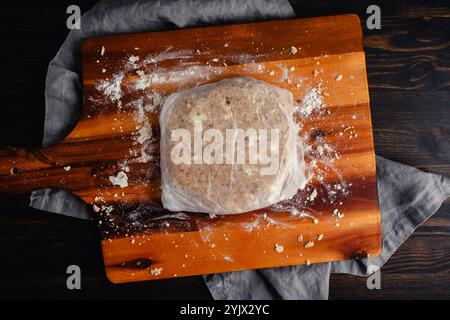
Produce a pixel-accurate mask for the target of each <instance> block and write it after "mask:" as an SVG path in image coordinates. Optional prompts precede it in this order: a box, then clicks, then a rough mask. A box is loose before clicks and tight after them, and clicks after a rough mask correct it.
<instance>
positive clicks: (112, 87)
mask: <svg viewBox="0 0 450 320" xmlns="http://www.w3.org/2000/svg"><path fill="white" fill-rule="evenodd" d="M122 80H123V73H118V74H116V75H114V76H113V78H112V80H111V81H107V80H104V81H102V82H100V83H99V84H98V85H97V86H96V89H97V90H98V91H102V92H103V94H104V95H105V96H107V97H108V98H109V99H110V100H111V101H118V100H120V99H121V98H122V88H121V84H122Z"/></svg>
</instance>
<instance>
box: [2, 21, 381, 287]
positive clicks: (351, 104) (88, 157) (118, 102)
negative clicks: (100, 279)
mask: <svg viewBox="0 0 450 320" xmlns="http://www.w3.org/2000/svg"><path fill="white" fill-rule="evenodd" d="M293 34H295V35H296V36H295V37H293V36H292V35H293ZM292 47H295V48H298V49H297V50H298V52H292V50H291V48H292ZM138 57H141V58H140V59H141V60H138ZM132 59H133V60H132ZM144 59H145V60H144ZM130 61H131V62H130ZM82 64H83V82H84V103H85V104H84V108H83V112H82V115H81V118H80V120H79V122H78V123H77V126H76V127H75V129H74V130H73V131H72V132H71V133H70V134H69V135H68V137H67V138H65V139H64V141H62V142H61V143H60V144H58V145H56V146H54V147H51V148H46V149H44V150H38V151H34V152H33V153H30V152H28V151H24V150H20V149H19V150H11V149H7V150H5V151H3V152H2V153H1V154H0V155H1V157H0V158H1V159H2V161H0V169H1V170H2V174H1V175H0V182H1V184H0V185H1V187H0V188H2V190H3V191H5V192H16V193H17V192H24V191H29V190H31V189H38V188H44V187H56V188H58V187H59V188H63V189H67V190H71V191H73V192H74V193H75V194H76V195H77V196H79V197H80V198H81V199H83V200H84V201H86V202H87V203H90V204H92V205H95V206H96V207H95V208H99V209H98V210H97V211H99V215H98V219H99V228H100V231H101V234H102V248H103V255H104V259H105V267H106V271H107V274H108V277H109V279H110V280H111V281H113V282H128V281H139V280H148V279H158V278H168V277H180V276H187V275H198V274H207V273H217V272H225V271H233V270H242V269H250V268H252V269H253V268H265V267H275V266H284V265H293V264H296V265H298V264H304V263H318V262H325V261H335V260H342V259H350V258H358V257H361V256H366V255H377V254H378V253H379V252H380V250H381V245H380V221H379V208H378V202H377V194H376V177H375V160H374V150H373V137H372V127H371V122H370V108H369V98H368V89H367V80H366V74H365V61H364V52H363V51H362V38H361V30H360V24H359V20H358V18H357V17H356V16H352V15H347V16H336V17H327V18H314V19H302V20H285V21H272V22H262V23H256V24H245V25H235V26H223V27H212V28H200V29H186V30H181V31H168V32H159V33H147V34H137V35H123V36H111V37H102V38H92V39H89V40H87V41H86V42H85V43H84V44H83V47H82ZM139 72H141V73H143V72H147V74H149V75H150V76H151V77H150V78H144V79H145V80H146V81H152V82H151V84H150V85H149V87H148V88H146V89H145V90H142V88H140V87H139V88H138V89H136V84H137V83H139V82H138V81H142V79H143V76H142V74H139ZM186 74H189V76H186ZM232 76H252V77H255V78H257V79H260V80H265V81H268V82H272V83H275V84H277V85H279V86H280V87H283V88H286V89H288V90H290V91H291V92H292V93H293V95H294V99H295V100H296V101H298V102H299V103H300V102H301V101H302V100H303V99H304V97H305V96H306V95H307V93H308V90H311V89H312V88H316V87H318V86H320V88H321V89H320V90H323V91H324V96H323V97H321V98H323V99H324V105H325V106H326V107H323V109H324V110H320V111H317V114H313V115H311V116H310V117H308V118H301V117H298V119H297V121H299V123H301V126H302V131H301V135H302V136H304V140H305V141H304V143H305V145H306V146H308V147H309V149H310V151H309V152H307V153H306V156H307V162H309V163H312V161H313V160H314V161H317V162H318V165H317V167H316V166H314V165H313V167H311V168H310V169H309V170H308V172H307V174H308V175H311V176H312V177H313V178H312V180H311V181H310V183H309V185H308V188H307V189H306V190H305V191H301V192H299V194H298V196H297V197H298V198H299V200H298V204H297V205H298V207H296V208H295V210H297V209H298V210H306V211H307V214H309V215H310V216H308V217H303V216H300V215H298V214H294V213H293V211H292V210H291V209H289V210H286V209H284V210H282V211H281V212H274V211H273V209H264V210H258V211H255V212H252V213H246V214H240V215H231V216H220V217H211V218H209V217H208V216H202V215H201V214H189V213H183V216H182V218H181V219H180V218H177V217H175V216H173V215H172V216H170V213H169V212H167V211H165V210H164V209H163V208H162V207H161V204H160V201H159V198H160V190H159V166H158V154H159V153H158V150H157V140H158V132H159V126H158V114H157V112H144V110H143V109H142V110H141V111H139V110H140V109H138V111H136V108H137V107H136V103H142V100H141V99H142V97H145V95H150V94H151V95H155V94H157V95H158V97H160V96H162V97H164V96H167V95H169V94H171V93H172V92H175V91H179V90H182V89H184V88H189V87H192V86H194V85H199V84H202V83H206V82H214V81H218V80H220V79H223V78H227V77H232ZM119 77H120V81H119V83H118V84H116V82H115V81H116V79H118V78H119ZM164 79H167V80H164ZM341 79H342V80H341ZM104 83H106V86H105V87H101V86H102V84H104ZM105 88H107V89H105ZM107 90H108V91H107ZM111 90H113V91H114V90H115V91H117V92H120V94H121V95H120V97H116V96H112V95H111ZM115 91H114V92H113V94H115ZM105 96H106V97H105ZM153 107H155V105H154V106H153ZM156 107H157V106H156ZM141 108H142V106H141ZM325 111H326V113H325ZM136 114H137V115H138V116H139V117H140V118H139V119H137V118H136ZM143 122H146V123H149V125H151V126H152V129H153V132H154V135H155V141H156V148H155V150H151V151H146V150H144V149H143V148H146V149H151V146H148V145H145V146H144V145H141V144H137V143H136V138H135V137H136V134H137V131H138V130H139V129H140V128H141V127H142V126H143ZM324 146H325V148H327V149H326V150H325V151H323V149H324ZM330 146H331V147H330ZM320 148H321V149H320ZM15 152H16V153H17V154H16V155H15V154H14V153H15ZM147 152H151V154H150V153H148V154H147ZM324 152H325V153H327V156H323V157H319V155H322V153H324ZM328 153H329V154H332V155H328ZM144 156H145V157H148V156H150V157H151V159H150V160H149V161H142V160H140V159H142V158H143V157H144ZM124 166H126V167H127V169H128V168H129V172H128V171H127V172H128V187H126V188H123V189H122V188H119V187H117V186H112V185H111V182H110V181H109V178H110V177H111V176H114V175H115V174H116V173H117V172H119V171H121V170H122V168H123V167H124ZM11 168H13V169H11ZM67 168H69V169H67ZM11 170H17V173H15V174H12V173H14V172H12V171H11ZM312 190H316V191H317V192H318V197H317V198H318V199H317V200H311V203H308V204H307V205H305V203H306V202H307V197H308V195H309V193H311V192H312ZM300 201H301V203H300ZM337 210H338V211H337ZM341 211H342V212H343V213H344V214H345V219H343V220H342V221H340V217H338V216H337V215H336V212H341ZM296 212H299V211H296ZM333 212H335V214H334V215H333ZM131 216H133V217H134V216H138V218H133V220H130V219H131V218H130V217H131ZM313 221H314V223H313ZM316 221H317V222H319V221H320V222H319V223H315V222H316ZM249 227H251V228H250V229H249ZM299 234H301V235H302V236H303V237H304V240H301V241H298V236H299ZM319 235H322V236H323V240H322V239H319V240H317V238H318V236H319ZM322 236H321V237H322ZM308 242H310V243H312V242H315V246H314V248H307V246H306V243H308ZM277 245H282V246H283V248H284V250H283V252H282V253H281V252H278V251H276V250H275V249H274V248H275V246H277ZM155 270H157V271H155Z"/></svg>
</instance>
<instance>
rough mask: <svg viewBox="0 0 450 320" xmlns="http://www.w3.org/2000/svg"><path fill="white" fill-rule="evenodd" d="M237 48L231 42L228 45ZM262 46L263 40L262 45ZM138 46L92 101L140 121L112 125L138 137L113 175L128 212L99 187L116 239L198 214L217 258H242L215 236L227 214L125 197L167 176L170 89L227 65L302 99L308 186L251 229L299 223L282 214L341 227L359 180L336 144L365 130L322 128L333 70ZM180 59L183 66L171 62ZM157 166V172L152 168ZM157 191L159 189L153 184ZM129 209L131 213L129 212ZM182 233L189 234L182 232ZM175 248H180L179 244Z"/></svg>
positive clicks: (186, 224) (292, 50)
mask: <svg viewBox="0 0 450 320" xmlns="http://www.w3.org/2000/svg"><path fill="white" fill-rule="evenodd" d="M231 45H232V44H231V43H228V42H227V43H226V45H224V47H229V46H231ZM254 45H255V46H257V45H262V43H261V44H254ZM284 50H285V51H286V53H287V54H290V55H291V56H292V55H295V56H296V58H297V57H298V56H299V55H301V53H302V51H303V50H301V48H300V47H296V46H291V47H288V48H285V49H284ZM99 51H100V50H99ZM135 51H136V52H134V53H133V54H131V55H130V54H128V55H126V56H124V58H123V61H122V68H121V69H120V70H118V71H116V72H115V73H113V74H110V75H108V76H106V75H105V79H103V80H100V81H99V82H98V83H97V84H96V86H95V88H96V90H97V92H98V96H92V97H88V99H89V101H91V102H93V103H94V104H95V103H105V102H104V101H110V102H113V103H114V105H116V106H117V109H118V111H119V112H120V113H121V114H122V113H123V116H124V117H130V116H131V117H132V118H133V119H134V122H135V126H134V127H133V128H131V129H130V128H124V127H123V126H122V125H121V124H120V123H121V122H120V119H114V121H117V123H118V124H117V125H114V126H113V128H112V130H113V131H114V132H120V133H123V135H124V136H127V135H128V139H130V147H129V150H128V153H127V155H126V156H125V157H124V159H122V160H121V161H118V163H117V170H116V171H115V173H114V174H112V175H110V176H109V178H108V180H109V184H110V186H112V187H119V188H120V191H114V193H113V194H112V197H113V199H114V201H116V203H117V208H119V209H116V210H119V211H120V212H115V209H114V208H113V206H111V205H109V204H108V203H109V201H106V200H105V199H107V198H111V194H106V193H105V192H102V191H100V190H99V194H98V195H97V196H96V197H95V199H94V201H93V208H94V211H96V212H98V213H99V215H100V220H99V223H100V224H107V228H106V227H105V226H104V230H106V231H104V236H105V237H106V238H110V239H112V238H114V237H115V236H117V235H126V236H129V235H133V234H144V235H143V236H140V237H139V238H136V237H134V236H133V239H132V242H131V244H133V245H142V244H143V243H145V242H146V241H147V240H146V238H145V232H146V230H147V229H151V228H154V229H155V228H157V229H158V230H170V229H171V228H174V227H178V228H185V229H186V230H190V229H192V228H194V227H193V225H192V223H193V222H192V220H193V219H194V218H192V217H195V220H196V222H195V228H199V231H200V238H201V241H203V242H205V243H208V244H209V247H210V248H211V250H213V251H214V252H216V251H217V255H216V254H215V253H214V255H215V256H217V257H218V258H220V257H221V259H223V260H224V261H228V262H230V261H233V259H234V257H232V256H230V255H229V254H228V253H227V254H225V253H224V252H220V248H218V245H217V243H216V242H217V241H216V240H213V238H214V229H213V228H212V222H213V221H215V219H218V220H220V219H221V217H215V216H214V215H211V216H208V215H201V214H187V213H183V212H178V213H176V212H173V213H172V212H169V213H168V212H167V211H165V210H164V209H163V208H162V207H161V205H160V204H159V203H158V201H155V203H149V204H143V203H139V204H138V205H136V204H128V203H126V202H125V201H122V200H121V198H122V197H123V195H124V194H125V193H127V192H128V189H129V188H130V186H132V185H133V184H136V183H143V184H148V185H149V188H151V186H150V182H151V181H157V180H158V179H159V176H158V174H159V173H158V172H157V170H158V159H159V154H158V153H159V148H158V143H157V141H158V139H159V137H158V134H159V128H158V127H157V126H155V125H154V119H155V118H156V119H157V117H158V114H159V111H160V109H161V107H162V105H163V104H164V101H165V98H166V97H167V96H168V95H169V94H170V93H171V92H166V90H165V89H162V88H164V86H167V85H169V86H176V87H177V88H178V89H180V90H182V89H186V88H189V87H193V86H198V85H201V84H204V83H205V82H208V81H210V80H213V79H216V78H217V77H218V76H220V75H221V74H223V73H225V72H226V70H227V69H226V68H228V67H229V66H232V65H241V67H240V68H241V69H240V71H239V72H238V73H239V74H236V76H245V75H248V74H251V75H254V76H255V77H256V76H260V77H262V78H264V77H267V76H268V77H270V80H269V81H270V82H272V83H275V84H278V85H279V86H281V87H283V86H284V87H286V86H289V88H292V90H298V92H297V93H294V95H295V96H297V97H300V98H299V99H298V100H296V101H295V110H294V114H293V117H294V119H295V120H296V123H297V127H298V134H299V138H300V139H299V143H301V144H302V146H303V150H304V156H305V159H306V162H307V164H308V168H307V179H308V182H307V186H306V188H305V190H303V191H300V192H298V193H297V195H295V196H294V197H293V198H292V199H289V200H286V201H282V202H280V203H277V204H275V205H273V206H272V207H271V208H268V209H267V212H266V213H264V214H259V215H256V216H255V219H253V220H252V221H251V222H249V223H244V224H242V225H241V226H242V228H243V229H244V230H245V231H247V232H249V233H252V232H256V233H260V232H264V229H266V228H281V227H283V228H289V227H292V226H291V225H289V224H287V223H286V222H282V221H281V220H279V219H277V214H278V213H277V211H282V212H288V213H290V215H291V217H292V219H299V220H302V221H308V223H312V224H318V223H323V221H328V220H329V219H332V221H333V223H334V226H335V227H339V225H340V223H342V219H344V216H345V213H344V212H343V210H342V209H341V207H342V205H343V204H344V203H345V199H346V197H347V196H348V195H349V193H350V190H349V187H350V186H351V184H350V183H348V182H347V181H346V180H345V179H344V178H343V177H342V174H341V173H340V172H339V171H338V170H337V169H336V167H335V165H334V163H335V161H337V160H339V159H340V158H341V155H340V154H339V152H337V151H336V149H337V144H338V143H342V141H340V140H339V139H345V138H347V139H355V138H356V137H357V132H356V130H355V128H354V126H352V125H351V124H350V125H348V124H343V125H342V128H341V130H340V131H339V132H333V133H329V132H323V131H321V129H320V127H322V128H323V127H324V125H323V124H324V123H326V121H327V117H328V115H330V110H329V108H328V106H327V105H326V103H325V101H326V100H327V97H328V94H327V87H328V86H330V85H334V84H330V83H329V81H323V80H321V79H320V78H321V77H319V75H322V74H323V73H325V72H326V71H325V70H324V69H323V68H321V67H320V63H319V61H317V62H316V61H314V66H315V68H316V69H317V70H313V72H309V73H308V74H310V76H305V73H301V72H298V71H299V69H300V67H299V66H298V65H297V64H296V65H291V64H289V63H287V62H284V63H282V62H280V63H270V64H263V63H261V62H258V61H264V59H265V58H267V57H265V56H264V55H262V54H261V55H258V54H256V55H249V54H246V53H243V54H241V55H236V54H233V55H224V56H220V57H209V58H208V59H206V60H207V62H204V63H200V62H198V61H197V60H195V57H198V56H207V55H208V52H209V51H208V50H207V48H204V49H203V50H200V49H198V50H181V51H180V50H179V51H176V50H173V48H167V49H166V50H165V51H163V52H161V53H159V54H154V55H146V56H142V57H141V56H139V55H138V52H139V48H135ZM107 56H108V51H105V50H104V48H103V49H102V50H101V56H100V58H103V59H104V58H105V57H107ZM266 60H270V59H266ZM173 61H176V62H177V63H176V64H174V63H169V62H173ZM99 67H100V68H101V70H102V73H105V72H107V70H108V69H107V66H106V65H105V66H99ZM266 79H267V78H266ZM343 79H345V78H344V77H343V76H342V74H340V73H339V75H338V76H336V77H335V79H334V81H335V82H344V80H343ZM151 119H153V121H151ZM352 119H353V120H356V119H357V116H356V115H354V117H353V118H352ZM305 120H309V122H312V123H317V126H314V127H308V128H306V127H304V125H303V122H305ZM312 120H313V121H312ZM152 123H153V126H152ZM330 134H333V135H335V139H327V138H328V135H330ZM332 141H334V142H332ZM150 163H151V165H150ZM145 165H146V166H145ZM150 167H151V168H152V169H148V168H150ZM154 168H156V169H157V170H155V169H154ZM329 177H332V179H329ZM327 178H328V179H327ZM327 181H328V182H327ZM329 181H332V182H329ZM152 191H155V190H153V189H152ZM156 191H157V190H156ZM156 191H155V192H156ZM319 204H325V205H332V206H333V210H331V211H330V212H316V211H315V210H314V209H313V207H314V206H316V205H319ZM123 212H127V213H126V214H124V213H123ZM234 226H236V223H234ZM180 237H182V234H181V236H180ZM230 237H231V236H230V235H225V234H224V240H225V241H229V240H230ZM323 237H324V235H323V234H320V235H315V238H314V240H317V241H320V240H321V239H322V238H323ZM325 237H326V235H325ZM299 239H300V235H299V237H298V238H297V239H294V241H297V240H298V241H302V243H303V235H301V240H299ZM313 244H314V242H313V240H310V239H308V242H305V243H304V248H310V249H309V250H313V248H312V247H313ZM174 246H177V244H176V243H175V242H174ZM270 250H272V251H273V250H274V251H275V252H276V253H277V254H284V252H285V246H284V244H283V243H274V244H272V246H271V247H268V249H267V251H270ZM300 255H301V253H300ZM189 258H191V257H189ZM186 259H188V258H186ZM161 270H162V269H161ZM161 270H160V269H158V268H154V269H152V270H151V274H152V275H153V276H157V275H159V274H160V273H161Z"/></svg>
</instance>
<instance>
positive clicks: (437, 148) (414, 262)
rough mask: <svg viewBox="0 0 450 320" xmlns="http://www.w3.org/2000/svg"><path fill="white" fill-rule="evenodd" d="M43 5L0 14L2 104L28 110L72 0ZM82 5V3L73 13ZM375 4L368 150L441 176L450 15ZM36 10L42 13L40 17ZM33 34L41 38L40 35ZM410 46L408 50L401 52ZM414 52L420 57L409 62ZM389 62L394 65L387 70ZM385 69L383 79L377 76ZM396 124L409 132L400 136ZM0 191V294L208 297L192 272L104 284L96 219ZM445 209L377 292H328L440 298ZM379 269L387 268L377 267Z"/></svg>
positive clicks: (339, 287)
mask: <svg viewBox="0 0 450 320" xmlns="http://www.w3.org/2000/svg"><path fill="white" fill-rule="evenodd" d="M94 2H95V1H91V4H93V3H94ZM51 4H52V5H50V2H49V5H48V6H45V1H44V2H40V3H39V4H38V3H35V2H32V1H30V2H29V3H27V5H26V6H23V5H22V4H21V3H18V2H16V3H11V4H9V5H7V6H6V8H5V10H4V11H2V12H0V16H1V17H2V19H0V25H1V26H2V29H1V30H0V33H1V34H2V39H4V46H3V48H2V54H3V57H4V61H5V66H4V69H3V71H4V73H5V75H6V76H5V77H4V78H3V80H5V81H2V87H3V88H4V89H5V100H6V101H9V102H10V103H9V104H8V105H6V106H5V107H6V108H13V107H14V108H17V109H19V110H23V112H26V113H27V114H29V111H30V110H29V111H26V110H28V109H31V108H32V107H33V108H34V107H36V106H37V103H38V101H43V98H42V99H41V96H42V88H43V86H42V84H43V81H44V79H45V71H46V66H47V63H48V61H49V60H50V59H51V57H52V56H53V55H54V53H55V52H56V51H57V49H58V47H59V45H60V44H61V43H62V41H63V40H64V38H65V36H66V33H67V30H66V29H65V28H64V22H65V19H66V15H65V8H66V7H67V5H69V4H71V3H70V2H66V1H61V2H59V3H58V4H57V5H56V6H55V3H51ZM91 4H89V3H88V2H83V3H82V10H83V11H84V10H85V9H87V8H89V6H90V5H91ZM377 4H378V5H379V6H380V7H381V9H382V23H383V27H382V29H381V30H374V31H370V30H367V29H366V28H364V34H365V39H367V37H372V36H376V37H377V39H384V40H385V41H384V42H381V41H374V42H373V43H371V44H370V45H367V44H366V45H365V47H366V59H367V65H368V77H369V89H370V94H371V102H372V105H371V108H372V116H373V124H374V134H375V142H376V144H375V147H376V151H377V153H378V154H380V155H382V156H385V157H387V158H391V159H394V160H397V161H401V162H404V163H408V164H410V165H413V166H417V167H419V168H421V169H423V170H426V171H431V172H436V173H440V174H444V175H446V176H449V173H450V166H449V161H447V160H446V158H445V157H443V156H442V155H445V150H447V149H448V148H444V147H445V146H444V145H442V143H440V141H444V142H445V139H444V140H442V137H444V138H445V137H447V138H448V132H447V133H446V132H445V131H444V132H443V134H442V135H441V136H439V135H436V134H434V132H435V130H436V129H439V128H441V129H442V128H445V127H446V126H448V120H447V119H448V118H449V117H448V116H449V112H450V110H448V107H449V103H448V101H449V99H448V90H447V91H445V90H444V89H446V88H447V89H448V72H445V62H446V61H450V60H449V59H446V58H445V57H446V55H448V48H445V47H442V46H440V45H439V41H440V40H439V39H443V38H445V37H446V32H447V30H448V27H446V26H448V23H449V22H450V20H449V19H448V16H449V15H450V13H449V11H448V7H447V5H446V2H445V1H429V2H427V3H417V2H416V1H402V2H401V3H398V2H392V1H380V2H378V3H377ZM293 5H294V9H295V10H296V13H297V15H298V16H303V17H308V16H314V15H317V16H320V15H329V14H339V13H352V12H353V13H357V14H358V15H359V16H360V18H361V19H363V21H364V19H365V18H366V17H367V15H366V14H365V9H366V6H367V5H366V4H365V3H364V2H361V1H345V2H343V1H293ZM43 16H45V17H46V19H42V17H43ZM42 34H45V35H46V37H44V38H42V37H40V36H41V35H42ZM404 35H408V36H406V37H405V36H404ZM419 36H420V37H422V38H423V37H428V38H429V39H430V41H431V43H432V44H433V45H430V41H428V42H418V41H417V39H418V38H419ZM37 39H39V41H37ZM434 44H436V46H434ZM413 45H414V46H415V49H414V51H411V50H409V49H408V48H409V47H411V46H413ZM380 56H382V59H380ZM417 59H419V60H420V61H424V62H425V64H423V63H419V64H413V61H417ZM427 61H434V62H433V63H432V64H431V67H430V68H425V69H422V67H424V66H426V65H427V64H426V63H427ZM393 63H395V65H396V66H397V67H396V68H392V67H391V66H392V64H393ZM420 70H424V72H425V74H426V75H425V76H424V77H421V78H420V79H416V80H415V81H416V83H418V84H419V86H414V85H411V83H412V82H411V81H410V79H411V77H412V76H413V75H414V74H415V73H416V72H419V71H420ZM438 70H441V71H438ZM386 71H388V72H389V75H390V76H389V77H386V76H383V74H385V72H386ZM392 76H394V77H395V78H396V81H397V82H396V83H395V86H392V85H391V84H392V81H391V79H390V78H391V77H392ZM6 79H8V81H6ZM24 91H26V92H27V95H24V94H23V92H24ZM7 110H8V109H6V112H7V114H8V111H7ZM32 124H35V122H30V126H31V125H32ZM405 127H406V128H407V129H408V135H407V136H406V139H403V137H404V132H405V130H404V128H405ZM36 129H38V128H36ZM0 198H1V201H0V207H1V215H0V228H1V234H2V235H3V238H4V239H5V240H4V241H2V242H0V246H1V247H0V252H1V254H2V257H3V259H2V264H1V265H0V271H1V272H0V283H1V287H2V291H1V296H2V297H19V298H20V297H41V298H43V297H44V298H51V297H53V298H94V297H96V298H98V297H104V298H107V297H115V298H120V297H126V298H129V297H140V298H208V297H210V295H209V293H208V290H207V289H206V288H205V286H204V285H203V280H202V279H201V278H200V277H188V278H179V279H171V280H164V281H151V282H141V283H135V284H129V285H120V286H111V285H110V284H109V283H108V281H107V280H105V276H104V272H103V262H102V253H101V250H100V248H99V247H98V236H97V228H96V227H95V226H93V225H91V224H90V223H89V222H83V221H78V220H73V219H70V218H65V217H59V216H54V215H49V214H45V213H40V212H38V211H36V210H33V209H30V208H27V207H26V206H20V205H19V203H21V202H22V201H23V203H24V204H25V205H26V204H27V199H26V198H25V197H24V198H15V197H11V196H8V197H6V196H0ZM448 212H449V206H448V204H447V205H444V206H443V207H442V208H441V210H440V211H439V213H438V214H437V215H436V216H434V217H432V218H431V219H430V220H429V221H428V222H427V223H425V224H424V225H423V226H422V227H420V228H419V229H418V231H417V232H416V233H415V234H413V235H412V237H411V238H410V239H408V241H407V242H406V243H405V244H404V245H403V246H402V247H401V249H400V250H399V251H398V252H397V253H396V254H395V255H394V257H393V258H392V259H391V260H390V261H389V262H388V263H387V264H386V266H385V267H384V268H383V269H382V281H383V288H382V290H380V291H374V290H367V289H366V287H365V279H364V278H355V277H353V276H348V275H332V276H331V280H330V297H331V298H333V299H342V298H351V297H355V296H357V297H358V298H361V299H372V298H383V297H386V298H389V299H401V298H403V299H405V298H438V299H441V298H447V299H448V298H449V296H448V293H449V292H448V290H447V287H448V283H449V281H448V280H449V274H450V273H449V272H448V265H446V261H448V252H449V250H448V244H449V242H448V241H443V240H445V234H447V233H448V231H449V229H448V226H447V224H448V223H446V222H445V221H447V220H448V219H447V217H448ZM447 222H448V221H447ZM419 233H420V234H419ZM442 237H444V238H442ZM422 240H423V241H422ZM11 244H14V245H11ZM446 244H447V245H446ZM446 246H447V247H446ZM436 250H437V251H436ZM434 252H441V254H434ZM43 256H44V257H47V258H46V263H45V264H43V263H41V260H42V259H41V258H42V257H43ZM424 256H426V257H427V258H426V261H429V262H430V263H431V264H432V265H435V266H440V267H439V268H434V267H433V268H428V269H427V268H424V267H423V261H424V260H423V257H424ZM73 263H76V264H78V265H80V266H81V268H82V271H83V280H82V281H83V290H81V291H69V290H67V289H66V286H65V281H66V277H65V276H66V275H65V269H66V267H67V266H68V265H70V264H73ZM403 264H408V265H411V266H414V267H411V268H407V269H405V268H402V267H401V265H403ZM385 269H389V272H384V270H385ZM424 271H427V272H429V276H425V274H424Z"/></svg>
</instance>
